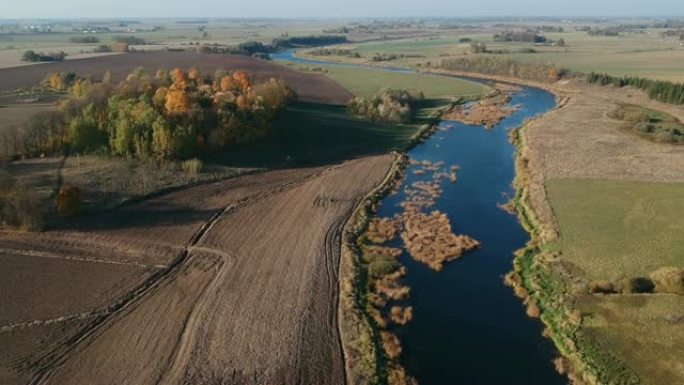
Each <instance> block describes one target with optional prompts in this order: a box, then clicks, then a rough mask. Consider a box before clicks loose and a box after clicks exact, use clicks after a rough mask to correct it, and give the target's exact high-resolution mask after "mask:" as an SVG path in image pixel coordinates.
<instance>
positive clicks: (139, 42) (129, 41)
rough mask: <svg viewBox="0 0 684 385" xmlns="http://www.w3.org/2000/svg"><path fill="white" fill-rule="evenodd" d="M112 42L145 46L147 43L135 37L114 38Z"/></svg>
mask: <svg viewBox="0 0 684 385" xmlns="http://www.w3.org/2000/svg"><path fill="white" fill-rule="evenodd" d="M112 40H113V41H114V42H116V43H122V44H128V45H145V44H147V41H146V40H145V39H143V38H142V37H135V36H123V35H121V36H114V37H113V38H112Z"/></svg>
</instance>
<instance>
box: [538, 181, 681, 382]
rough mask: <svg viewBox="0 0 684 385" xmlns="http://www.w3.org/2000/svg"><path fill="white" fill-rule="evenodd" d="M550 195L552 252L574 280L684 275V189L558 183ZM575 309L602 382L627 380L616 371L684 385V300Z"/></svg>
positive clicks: (622, 298) (603, 301) (586, 302)
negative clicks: (679, 270) (555, 231)
mask: <svg viewBox="0 0 684 385" xmlns="http://www.w3.org/2000/svg"><path fill="white" fill-rule="evenodd" d="M547 189H548V194H549V200H550V203H551V205H552V207H553V210H554V213H555V215H556V218H557V222H558V225H559V229H560V239H559V240H558V241H557V242H555V243H554V244H551V245H549V249H550V250H551V251H560V252H561V256H562V260H563V262H564V265H565V266H569V267H570V270H571V271H572V273H573V275H574V276H576V277H578V278H581V279H586V280H589V281H592V280H610V281H612V282H619V280H621V279H623V278H633V277H648V276H649V274H650V273H652V272H653V271H655V270H657V269H659V268H661V267H664V266H674V267H684V239H683V238H682V237H681V234H682V229H684V219H683V218H682V216H681V215H680V214H681V213H682V212H684V199H682V197H683V196H684V184H682V183H647V182H628V181H614V180H586V179H585V180H582V179H556V180H550V181H549V182H548V184H547ZM574 307H575V308H576V309H577V310H579V311H580V312H581V313H582V314H583V322H582V325H581V327H580V330H579V333H578V334H577V335H582V336H584V337H583V338H585V340H586V341H590V345H591V348H590V349H589V351H593V352H596V353H589V354H591V355H592V356H593V358H592V360H594V364H595V365H597V367H598V368H600V369H599V371H601V372H603V373H604V375H605V376H606V377H604V380H607V379H610V380H611V381H616V382H614V383H622V382H619V381H620V380H619V379H620V378H622V379H625V378H628V376H629V375H628V374H627V372H626V371H625V369H624V368H623V367H622V366H620V365H621V364H619V363H624V364H626V366H627V367H628V368H629V369H630V370H632V371H633V372H634V373H636V375H637V376H638V377H639V379H640V383H642V384H646V385H657V384H674V383H681V381H682V380H683V379H684V365H683V364H682V362H681V357H682V356H683V355H684V348H682V346H684V345H683V343H684V329H682V317H683V316H684V314H683V313H682V309H684V297H682V296H679V295H673V294H615V295H588V294H582V295H580V296H579V297H578V299H577V301H576V302H575V304H574ZM583 346H584V345H583ZM584 354H587V353H584ZM610 357H615V358H617V360H618V361H613V358H610ZM597 363H598V364H597ZM611 383H612V382H611Z"/></svg>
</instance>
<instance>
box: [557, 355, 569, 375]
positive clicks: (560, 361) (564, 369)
mask: <svg viewBox="0 0 684 385" xmlns="http://www.w3.org/2000/svg"><path fill="white" fill-rule="evenodd" d="M553 366H554V367H555V368H556V371H557V372H558V373H559V374H565V373H568V372H569V371H570V362H569V361H568V359H567V358H565V357H557V358H556V359H555V360H553Z"/></svg>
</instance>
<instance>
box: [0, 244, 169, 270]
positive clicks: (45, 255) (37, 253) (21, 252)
mask: <svg viewBox="0 0 684 385" xmlns="http://www.w3.org/2000/svg"><path fill="white" fill-rule="evenodd" d="M0 254H16V255H23V256H26V257H36V258H50V259H64V260H68V261H79V262H92V263H105V264H110V265H129V266H138V267H146V268H154V269H164V268H166V267H167V265H159V264H156V265H148V264H145V263H141V262H125V261H115V260H111V259H99V258H86V257H68V256H64V255H57V254H55V253H48V252H44V251H38V250H21V249H9V248H0Z"/></svg>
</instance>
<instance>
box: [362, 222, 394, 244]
mask: <svg viewBox="0 0 684 385" xmlns="http://www.w3.org/2000/svg"><path fill="white" fill-rule="evenodd" d="M398 231H399V223H398V221H397V220H396V219H395V218H373V220H371V222H370V223H369V224H368V230H367V231H366V236H367V237H368V239H369V240H370V241H371V242H373V243H385V242H389V241H391V240H392V239H394V237H396V235H397V232H398Z"/></svg>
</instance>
